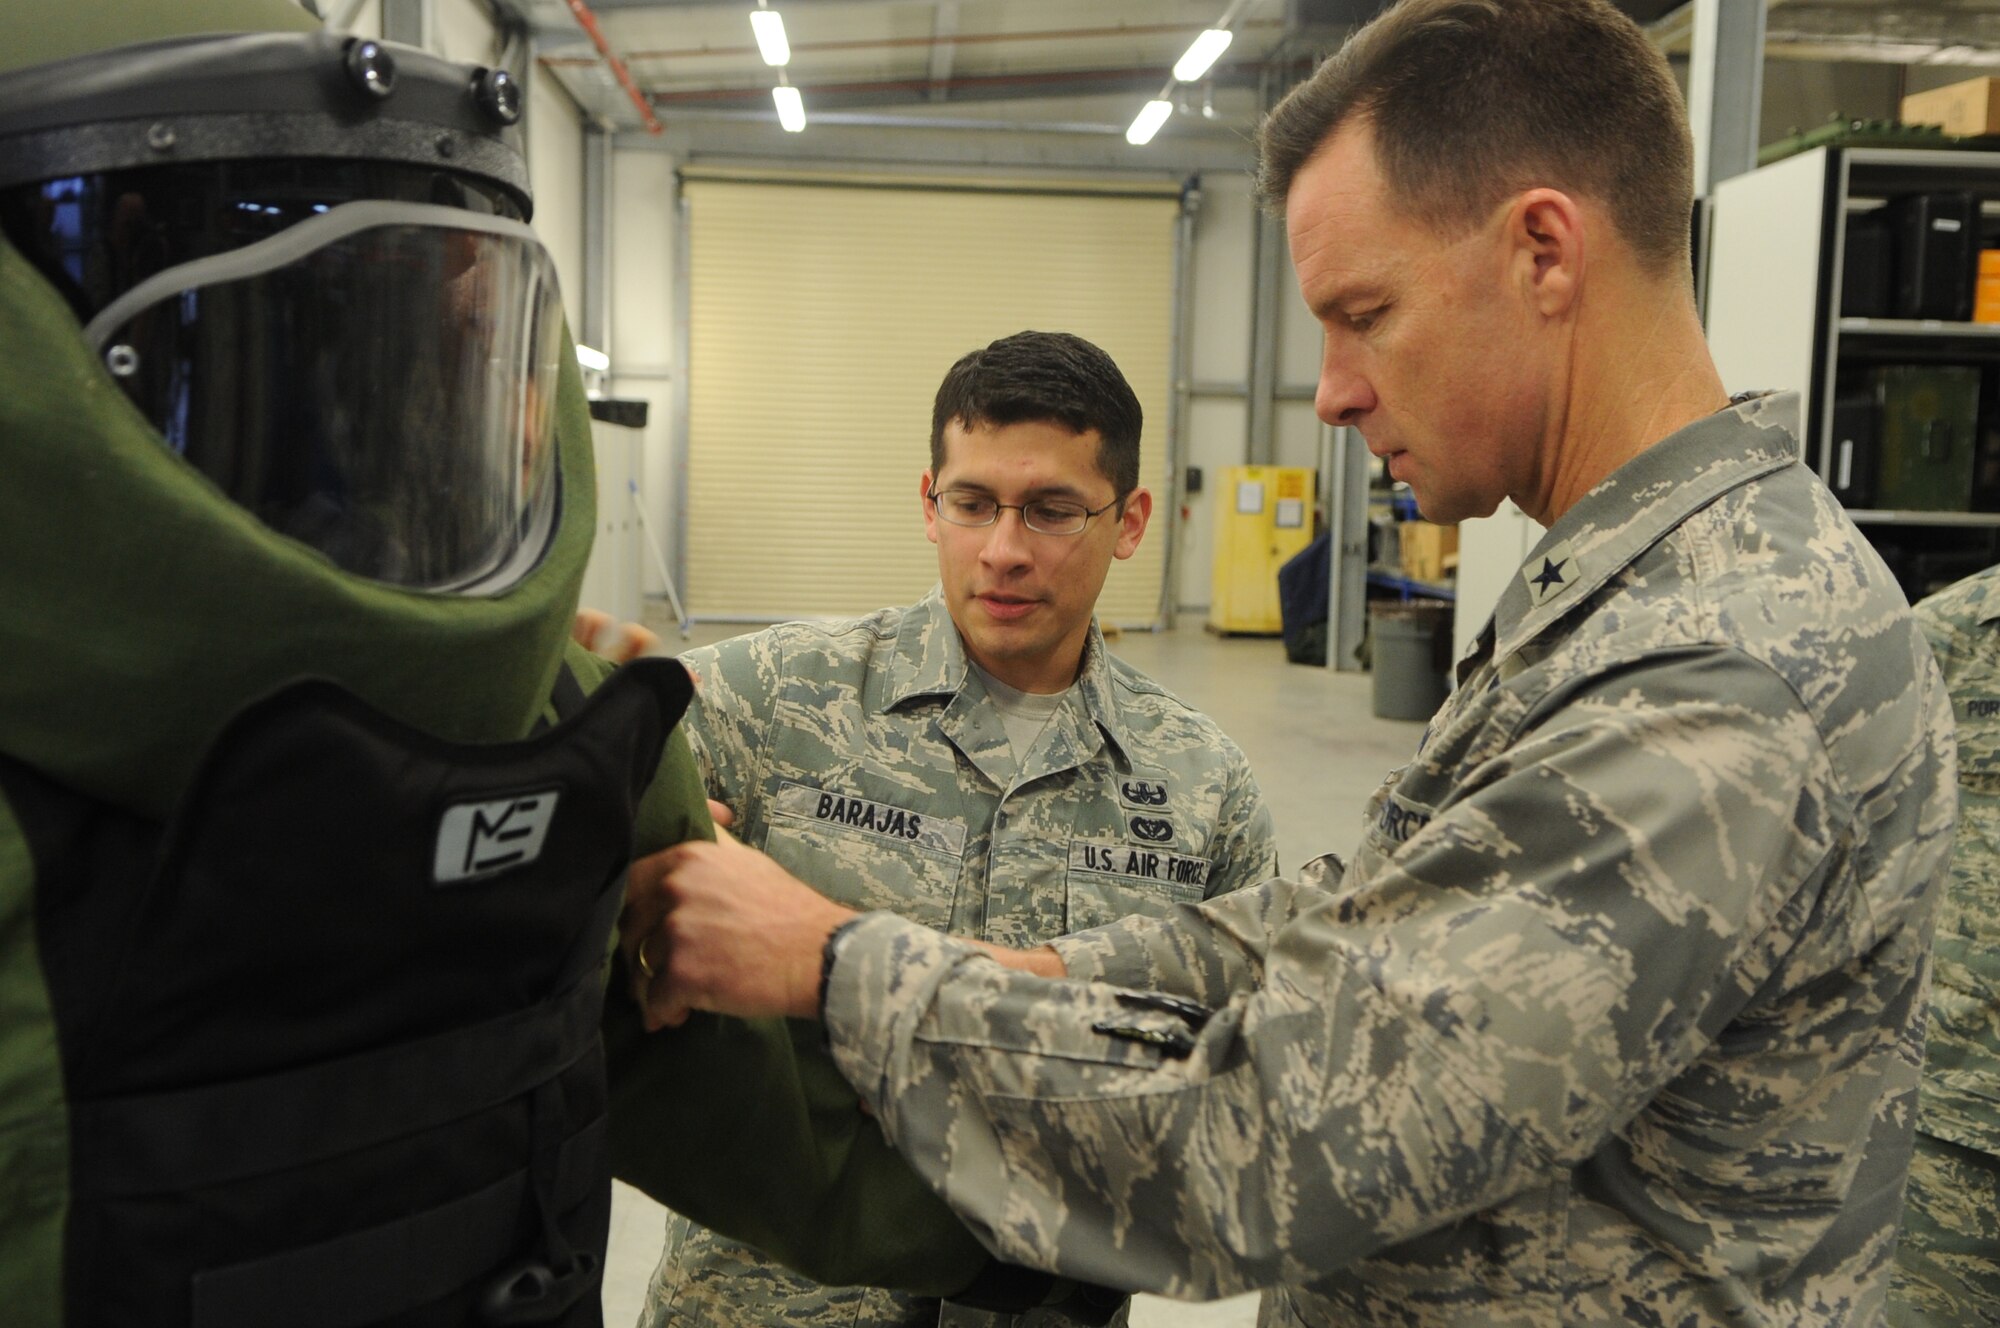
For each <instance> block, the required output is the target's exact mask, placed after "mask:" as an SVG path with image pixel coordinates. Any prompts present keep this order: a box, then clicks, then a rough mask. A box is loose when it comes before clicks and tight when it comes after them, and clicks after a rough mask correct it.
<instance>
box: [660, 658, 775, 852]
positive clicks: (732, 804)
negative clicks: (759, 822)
mask: <svg viewBox="0 0 2000 1328" xmlns="http://www.w3.org/2000/svg"><path fill="white" fill-rule="evenodd" d="M680 660H681V663H682V664H684V665H686V666H687V670H688V672H689V673H691V674H693V675H694V680H695V689H694V701H693V702H692V703H691V704H690V705H689V706H688V714H687V720H686V722H685V723H684V724H683V725H682V727H683V728H685V729H686V730H687V734H688V743H689V745H690V746H691V747H693V748H694V755H695V761H696V763H697V764H698V765H699V766H700V768H701V775H702V781H703V782H704V783H705V784H706V785H707V788H708V796H709V797H711V798H714V799H715V800H716V801H718V802H721V803H724V804H726V805H727V806H728V807H729V808H730V809H731V810H733V811H734V812H736V814H737V815H738V816H742V815H743V814H744V812H745V808H744V807H743V806H742V805H741V804H742V801H743V799H744V798H745V796H746V795H747V793H748V791H749V790H752V789H755V788H756V787H757V772H758V769H759V766H760V763H761V761H762V754H763V751H764V743H765V739H766V735H767V734H768V733H769V731H770V727H771V714H772V710H773V706H774V698H775V696H776V694H777V689H778V678H779V674H780V670H781V666H782V664H783V660H782V657H781V654H780V650H779V646H778V641H777V635H776V633H775V632H770V631H764V632H754V633H751V634H749V635H747V636H738V637H732V638H731V639H729V640H727V641H722V642H718V643H717V644H715V645H712V646H701V647H697V648H696V649H694V650H690V651H687V652H686V653H685V654H683V655H682V656H681V657H680Z"/></svg>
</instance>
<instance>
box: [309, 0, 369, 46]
mask: <svg viewBox="0 0 2000 1328" xmlns="http://www.w3.org/2000/svg"><path fill="white" fill-rule="evenodd" d="M329 7H330V6H324V5H323V6H321V8H322V9H327V8H329ZM344 31H347V32H350V33H353V34H354V35H355V36H357V37H373V38H375V39H376V40H378V41H379V40H381V37H382V0H366V3H365V4H363V5H362V6H361V8H360V9H358V10H356V11H355V14H354V21H353V22H351V23H349V24H348V25H347V27H346V28H345V29H344Z"/></svg>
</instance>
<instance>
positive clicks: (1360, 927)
mask: <svg viewBox="0 0 2000 1328" xmlns="http://www.w3.org/2000/svg"><path fill="white" fill-rule="evenodd" d="M1883 777H1884V778H1885V779H1890V780H1894V779H1897V778H1901V779H1904V780H1907V779H1909V778H1911V777H1912V776H1911V774H1910V772H1908V771H1902V772H1884V776H1883ZM1442 802H1443V805H1442V806H1439V807H1437V808H1435V809H1434V814H1433V816H1432V819H1431V820H1430V821H1429V822H1428V823H1426V824H1424V825H1422V827H1421V828H1419V829H1417V830H1416V831H1415V832H1414V833H1412V834H1411V835H1410V837H1409V838H1408V839H1407V841H1406V842H1403V843H1401V844H1397V845H1386V846H1385V845H1383V844H1381V843H1379V842H1371V843H1370V844H1364V846H1363V849H1362V852H1361V854H1360V855H1359V856H1358V857H1357V859H1356V863H1355V866H1354V867H1353V868H1352V869H1350V871H1349V873H1348V877H1347V879H1346V880H1344V881H1343V882H1342V883H1341V888H1340V889H1339V890H1338V892H1331V891H1326V890H1310V889H1309V888H1307V887H1303V886H1301V887H1294V888H1293V890H1292V891H1291V892H1290V897H1289V900H1286V896H1287V891H1286V890H1285V888H1284V887H1283V886H1281V885H1279V884H1277V883H1273V884H1270V885H1267V886H1263V887H1258V888H1256V889H1253V890H1250V891H1246V892H1239V893H1237V894H1235V895H1231V896H1228V897H1227V898H1225V899H1223V900H1220V901H1217V902H1216V903H1214V904H1209V905H1205V906H1202V907H1200V908H1194V909H1183V910H1181V911H1180V912H1179V913H1178V914H1177V915H1176V916H1174V917H1172V918H1166V919H1162V920H1160V921H1158V922H1155V923H1152V924H1139V923H1132V924H1124V925H1125V926H1126V927H1127V928H1129V929H1131V934H1133V935H1135V936H1136V935H1137V934H1138V933H1139V931H1140V930H1141V929H1143V928H1147V927H1148V926H1150V930H1151V931H1152V932H1153V933H1155V934H1156V937H1155V939H1154V942H1153V944H1154V947H1155V949H1154V953H1155V954H1156V955H1158V956H1162V958H1161V959H1160V961H1159V962H1161V963H1162V964H1163V965H1165V964H1167V963H1170V962H1171V959H1170V955H1171V942H1169V941H1168V940H1167V938H1168V937H1172V938H1173V940H1175V941H1184V942H1185V943H1186V944H1189V945H1191V946H1193V947H1194V948H1195V950H1196V952H1198V953H1208V952H1211V951H1220V950H1228V949H1232V948H1234V949H1239V950H1240V951H1241V956H1240V962H1241V963H1242V964H1243V965H1244V966H1245V967H1246V968H1247V967H1249V965H1250V963H1251V959H1250V957H1251V956H1254V957H1255V958H1256V959H1257V960H1260V961H1261V980H1259V981H1256V982H1255V983H1254V985H1251V986H1248V987H1245V988H1243V989H1240V990H1238V991H1237V992H1235V993H1234V995H1233V996H1232V997H1231V999H1230V1000H1229V1001H1228V1002H1227V1003H1226V1004H1223V1005H1222V1006H1220V1008H1218V1009H1216V1010H1215V1011H1214V1012H1213V1014H1212V1015H1211V1016H1210V1017H1208V1018H1207V1019H1206V1020H1205V1021H1203V1020H1187V1019H1183V1018H1182V1017H1180V1016H1179V1015H1177V1014H1176V1013H1174V1012H1173V1011H1171V1010H1164V1009H1159V1008H1156V1007H1150V1008H1149V1007H1147V1006H1145V1005H1144V1004H1139V1003H1134V1002H1133V1001H1132V1000H1131V998H1130V996H1129V994H1123V995H1122V994H1121V993H1120V992H1119V991H1118V990H1117V989H1115V988H1113V987H1110V986H1108V985H1105V984H1100V983H1086V982H1078V981H1062V982H1056V981H1048V980H1043V979H1037V978H1033V977H1030V976H1028V975H1025V974H1019V973H1014V972H1011V971H1009V970H1005V969H1002V968H1000V967H999V966H998V965H996V964H993V963H991V962H988V961H985V960H983V959H980V958H976V957H974V955H973V954H972V953H971V952H970V951H968V950H967V949H966V948H965V947H964V946H962V945H961V944H960V943H958V942H955V941H952V940H950V939H948V938H945V937H941V936H939V935H937V934H936V933H933V932H930V931H928V930H926V929H924V928H921V927H916V926H913V925H911V924H908V923H904V922H902V921H901V920H900V919H897V918H894V917H892V916H890V915H887V914H870V915H866V916H865V917H864V918H863V919H862V920H861V921H860V922H859V923H858V924H857V925H856V926H855V927H854V928H853V929H851V930H850V931H849V932H848V933H846V934H845V936H844V937H843V940H842V944H841V945H840V946H839V947H838V950H837V954H836V962H835V963H834V966H833V971H832V974H831V980H830V984H829V990H828V996H827V1002H826V1010H825V1015H826V1021H827V1027H828V1029H829V1031H830V1035H831V1038H832V1042H833V1048H834V1055H835V1058H836V1060H837V1062H838V1063H839V1065H840V1067H841V1070H842V1072H843V1073H844V1074H845V1075H846V1076H847V1078H848V1080H849V1082H851V1083H853V1084H854V1085H855V1086H856V1087H857V1088H858V1089H859V1091H860V1092H861V1094H862V1096H863V1097H864V1098H865V1099H867V1100H868V1101H870V1102H872V1103H874V1104H875V1109H876V1111H877V1112H878V1115H879V1118H880V1119H881V1121H882V1122H883V1125H884V1128H885V1129H886V1130H887V1132H888V1133H889V1135H890V1138H891V1140H892V1141H893V1142H894V1143H895V1145H896V1146H897V1148H898V1150H899V1151H901V1152H902V1153H903V1154H904V1155H905V1156H906V1157H908V1158H909V1159H910V1160H911V1161H912V1163H913V1164H914V1165H915V1166H916V1167H917V1169H918V1170H919V1171H920V1172H921V1173H922V1174H923V1175H924V1176H925V1177H926V1178H927V1179H928V1180H929V1181H930V1183H931V1184H932V1186H933V1187H935V1188H936V1189H937V1190H938V1192H939V1193H940V1194H942V1195H943V1196H944V1198H945V1200H946V1202H947V1203H949V1204H951V1206H952V1207H953V1208H954V1210H955V1211H957V1212H958V1213H959V1215H960V1216H961V1217H962V1218H964V1219H965V1220H966V1221H967V1223H968V1224H969V1225H970V1226H971V1227H972V1229H973V1230H974V1232H975V1233H976V1234H978V1235H979V1237H980V1239H981V1240H982V1241H983V1242H984V1243H985V1244H986V1245H987V1246H988V1247H989V1248H990V1249H992V1250H994V1251H995V1252H996V1253H997V1254H998V1255H1000V1256H1001V1257H1002V1258H1006V1259H1009V1260H1011V1261H1013V1262H1016V1263H1021V1264H1026V1265H1029V1266H1033V1267H1039V1268H1044V1269H1049V1270H1052V1271H1056V1272H1059V1273H1063V1274H1066V1275H1068V1276H1072V1277H1077V1278H1081V1279H1084V1280H1088V1281H1093V1282H1100V1283H1105V1284H1108V1285H1114V1286H1119V1287H1124V1288H1130V1289H1134V1290H1150V1291H1159V1292H1163V1293H1165V1294H1167V1295H1172V1296H1179V1297H1211V1296H1216V1295H1221V1294H1226V1293H1230V1292H1234V1291H1239V1290H1244V1289H1248V1288H1254V1287H1264V1286H1270V1285H1273V1284H1276V1283H1280V1282H1309V1281H1312V1280H1315V1279H1317V1278H1318V1277H1320V1276H1322V1275H1324V1274H1325V1273H1326V1272H1327V1271H1328V1270H1330V1269H1333V1268H1337V1267H1340V1266H1342V1265H1344V1264H1347V1263H1349V1262H1352V1261H1354V1260H1356V1259H1358V1258H1360V1257H1362V1256H1364V1255H1367V1254H1368V1253H1370V1252H1371V1251H1374V1250H1376V1249H1379V1248H1381V1247H1384V1246H1386V1245H1390V1244H1393V1243H1396V1242H1399V1241H1403V1240H1407V1239H1410V1238H1412V1237H1414V1236H1417V1235H1419V1234H1421V1233H1423V1232H1426V1231H1430V1230H1433V1229H1436V1228H1439V1227H1442V1226H1444V1225H1446V1224H1448V1223H1450V1222H1452V1221H1454V1220H1457V1219H1459V1218H1462V1217H1464V1216H1466V1215H1469V1214H1472V1213H1475V1212H1478V1211H1480V1210H1483V1209H1486V1208H1488V1207H1491V1206H1493V1205H1495V1204H1497V1203H1499V1202H1501V1201H1502V1200H1504V1199H1506V1198H1508V1197H1510V1196H1512V1195H1515V1194H1517V1193H1519V1192H1521V1191H1522V1190H1524V1189H1526V1188H1528V1187H1529V1186H1531V1185H1534V1184H1536V1183H1549V1182H1553V1181H1556V1180H1558V1179H1559V1178H1560V1177H1562V1176H1564V1175H1566V1174H1567V1173H1568V1172H1569V1171H1570V1170H1571V1169H1573V1168H1574V1167H1576V1166H1577V1165H1579V1164H1580V1163H1581V1162H1582V1161H1583V1160H1584V1159H1586V1158H1587V1157H1589V1156H1590V1155H1591V1154H1593V1153H1594V1152H1595V1151H1596V1150H1597V1149H1599V1148H1600V1147H1601V1146H1602V1145H1603V1143H1604V1142H1605V1140H1606V1139H1607V1138H1608V1136H1609V1135H1610V1133H1611V1132H1612V1131H1613V1130H1615V1129H1617V1128H1619V1127H1620V1126H1621V1125H1622V1124H1624V1123H1625V1122H1627V1121H1629V1120H1630V1119H1631V1118H1632V1117H1633V1116H1635V1115H1636V1114H1637V1113H1638V1112H1639V1111H1640V1109H1641V1108H1642V1107H1643V1106H1644V1105H1645V1104H1646V1103H1647V1102H1648V1101H1649V1100H1650V1099H1651V1098H1652V1097H1653V1095H1655V1094H1656V1093H1658V1092H1659V1091H1660V1089H1661V1087H1662V1085H1664V1084H1666V1083H1667V1082H1669V1081H1670V1080H1671V1079H1672V1078H1673V1077H1674V1076H1676V1075H1677V1074H1679V1073H1680V1072H1681V1071H1683V1070H1684V1069H1685V1068H1686V1067H1687V1066H1689V1065H1690V1064H1691V1063H1693V1061H1694V1060H1695V1058H1696V1057H1697V1056H1698V1055H1700V1054H1701V1052H1702V1050H1703V1049H1704V1047H1705V1046H1706V1045H1707V1043H1708V1042H1709V1041H1710V1040H1712V1039H1713V1038H1714V1037H1715V1036H1716V1035H1717V1033H1718V1032H1719V1031H1720V1030H1721V1029H1722V1028H1723V1027H1724V1025H1725V1024H1726V1023H1727V1022H1728V1020H1729V1019H1730V1018H1732V1017H1733V1016H1734V1014H1735V1013H1736V1012H1737V1011H1739V1010H1740V1009H1741V1008H1743V1006H1744V1005H1745V1004H1746V1003H1747V1002H1748V1001H1749V1000H1750V998H1751V997H1752V995H1753V994H1754V992H1755V991H1756V989H1757V987H1758V986H1759V984H1760V983H1761V982H1762V980H1763V979H1764V978H1765V977H1766V976H1768V975H1769V974H1770V972H1771V971H1772V970H1773V968H1774V967H1775V965H1776V964H1777V962H1778V961H1779V959H1780V958H1781V957H1782V956H1783V955H1784V954H1785V953H1786V951H1787V949H1788V947H1789V945H1790V944H1791V933H1794V932H1796V930H1797V929H1799V928H1800V927H1802V926H1803V925H1804V919H1805V918H1806V917H1807V916H1808V915H1809V914H1811V913H1812V912H1813V909H1814V907H1815V905H1814V903H1813V896H1814V894H1815V892H1816V890H1817V887H1818V885H1819V884H1820V883H1822V882H1823V881H1824V880H1825V879H1827V878H1828V877H1829V876H1830V875H1831V873H1832V872H1833V871H1834V867H1833V866H1832V865H1831V864H1832V862H1833V861H1834V859H1835V856H1836V855H1835V851H1834V836H1836V835H1838V834H1841V833H1843V827H1844V826H1845V825H1846V824H1848V818H1849V817H1850V816H1851V815H1852V809H1851V808H1850V807H1844V806H1841V805H1840V802H1841V794H1840V792H1839V788H1838V785H1837V784H1836V782H1835V780H1834V778H1833V775H1832V770H1831V765H1830V762H1829V759H1828V756H1827V753H1826V751H1825V749H1824V747H1823V746H1822V744H1821V743H1820V741H1819V736H1818V733H1817V731H1816V730H1815V728H1814V726H1813V724H1812V722H1811V720H1810V718H1809V717H1808V715H1807V714H1806V713H1805V712H1804V710H1803V708H1802V707H1801V706H1800V704H1799V703H1798V700H1797V698H1796V697H1795V696H1794V695H1793V694H1792V692H1791V691H1790V689H1789V688H1788V687H1786V686H1785V685H1784V683H1783V682H1782V681H1781V680H1780V679H1778V678H1777V677H1775V676H1774V675H1773V674H1772V673H1770V672H1769V671H1768V670H1766V669H1764V668H1763V667H1761V666H1759V665H1757V664H1755V663H1753V662H1752V661H1750V660H1749V659H1747V657H1744V656H1742V655H1740V654H1738V653H1736V652H1733V651H1725V650H1717V651H1705V652H1688V653H1686V654H1682V655H1677V656H1669V657H1664V658H1654V659H1650V660H1647V661H1643V662H1640V663H1637V664H1633V665H1627V666H1626V667H1623V668H1621V669H1619V670H1617V671H1615V672H1611V673H1608V674H1607V675H1605V676H1602V677H1599V678H1598V679H1597V680H1596V681H1595V682H1594V683H1585V684H1580V685H1579V686H1577V688H1576V689H1575V690H1573V691H1570V692H1567V693H1565V694H1563V695H1561V696H1560V697H1559V698H1558V699H1557V700H1555V701H1553V702H1550V703H1548V704H1546V705H1545V706H1544V707H1543V708H1542V709H1541V710H1539V711H1537V712H1535V713H1531V714H1530V715H1528V716H1527V717H1525V718H1524V720H1523V721H1522V723H1521V725H1520V727H1519V728H1518V729H1517V731H1516V733H1515V735H1514V739H1513V741H1512V743H1511V744H1510V745H1509V746H1508V747H1506V748H1505V749H1504V750H1502V751H1501V752H1500V754H1499V755H1497V756H1496V757H1495V758H1494V759H1492V760H1491V761H1489V762H1487V763H1486V764H1484V765H1483V766H1482V767H1481V768H1480V779H1479V780H1478V782H1476V783H1469V784H1466V785H1463V786H1460V787H1458V788H1455V789H1453V790H1451V791H1450V793H1449V794H1448V795H1447V796H1446V797H1445V798H1443V799H1442ZM1280 901H1285V902H1280ZM1817 906H1818V907H1822V908H1829V909H1841V908H1846V909H1849V910H1852V911H1851V912H1850V913H1849V914H1848V915H1847V916H1843V917H1840V918H1837V919H1833V920H1831V921H1829V920H1828V919H1826V918H1820V919H1818V920H1817V922H1818V925H1820V926H1822V927H1832V928H1833V930H1834V931H1835V932H1836V933H1838V934H1840V935H1843V936H1846V937H1847V938H1848V939H1850V940H1853V941H1854V942H1855V944H1856V946H1857V952H1861V953H1865V952H1866V948H1867V946H1868V944H1869V943H1870V942H1869V939H1868V936H1869V932H1870V929H1871V927H1872V926H1873V923H1872V922H1871V920H1870V918H1869V916H1868V914H1867V911H1866V907H1865V904H1862V903H1860V902H1859V901H1856V900H1853V899H1837V900H1827V901H1820V903H1819V905H1817ZM1260 908H1262V909H1264V910H1266V911H1267V915H1268V916H1269V917H1270V918H1271V919H1272V920H1273V921H1274V922H1275V923H1276V924H1277V926H1276V931H1275V932H1274V933H1271V934H1267V935H1262V936H1259V935H1255V934H1252V929H1253V928H1254V927H1255V926H1256V925H1257V923H1256V921H1255V915H1256V912H1257V910H1258V909H1260ZM1232 928H1235V929H1237V931H1236V933H1235V934H1233V935H1232V934H1231V929H1232ZM1204 932H1206V933H1209V934H1208V935H1206V936H1203V935H1202V933H1204ZM1659 955H1672V956H1673V962H1672V963H1659V962H1647V960H1648V957H1652V956H1659ZM1181 985H1185V984H1184V983H1183V984H1181ZM1839 1014H1840V1012H1839V1011H1829V1012H1828V1017H1829V1018H1830V1019H1837V1018H1838V1017H1839ZM1773 1091H1781V1092H1782V1091H1791V1089H1790V1088H1788V1087H1785V1086H1780V1085H1773ZM1676 1220H1680V1219H1676Z"/></svg>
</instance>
